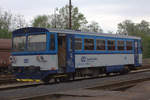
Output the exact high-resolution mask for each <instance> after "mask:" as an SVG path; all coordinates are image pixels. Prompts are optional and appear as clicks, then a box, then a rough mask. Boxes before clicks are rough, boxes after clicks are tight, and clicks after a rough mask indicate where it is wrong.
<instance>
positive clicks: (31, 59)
mask: <svg viewBox="0 0 150 100" xmlns="http://www.w3.org/2000/svg"><path fill="white" fill-rule="evenodd" d="M42 56H43V57H44V60H45V61H38V60H37V55H29V56H22V55H21V56H15V57H16V62H15V63H13V64H12V66H16V67H17V66H18V67H21V66H24V67H26V66H40V68H41V70H51V68H55V69H58V56H57V55H42ZM25 59H28V60H27V61H26V62H25Z"/></svg>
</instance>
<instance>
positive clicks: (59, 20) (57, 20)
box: [32, 5, 102, 32]
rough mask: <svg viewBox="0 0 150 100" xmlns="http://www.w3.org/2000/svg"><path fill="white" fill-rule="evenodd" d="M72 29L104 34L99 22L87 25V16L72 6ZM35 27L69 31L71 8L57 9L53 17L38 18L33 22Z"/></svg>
mask: <svg viewBox="0 0 150 100" xmlns="http://www.w3.org/2000/svg"><path fill="white" fill-rule="evenodd" d="M71 12H72V29H73V30H82V31H93V32H102V29H101V28H100V26H99V25H98V23H97V22H92V23H91V24H89V25H87V23H88V21H87V20H86V18H85V16H84V15H83V14H82V13H80V12H79V9H78V8H77V7H74V6H72V11H71ZM32 26H34V27H45V28H58V29H69V6H68V5H66V6H64V7H62V8H60V9H58V8H56V9H55V13H54V14H52V15H40V16H37V17H36V18H35V19H34V20H33V22H32Z"/></svg>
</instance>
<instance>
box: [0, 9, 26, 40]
mask: <svg viewBox="0 0 150 100" xmlns="http://www.w3.org/2000/svg"><path fill="white" fill-rule="evenodd" d="M25 25H26V24H25V20H24V19H23V17H21V16H20V15H12V14H11V13H10V12H7V11H2V10H0V38H11V31H12V30H14V29H16V28H21V27H24V26H25Z"/></svg>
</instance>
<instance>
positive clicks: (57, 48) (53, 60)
mask: <svg viewBox="0 0 150 100" xmlns="http://www.w3.org/2000/svg"><path fill="white" fill-rule="evenodd" d="M12 43H13V52H12V56H11V57H10V60H11V62H12V66H13V69H14V74H15V75H16V78H17V80H20V81H31V80H43V81H45V82H47V81H49V79H51V78H55V79H56V78H58V77H64V76H71V77H73V78H74V76H85V75H94V76H95V75H99V74H101V73H106V74H109V73H115V72H120V73H121V72H124V71H126V69H129V68H135V67H138V66H140V65H141V64H142V49H141V38H139V37H132V36H125V35H116V34H100V33H89V32H80V31H71V30H56V29H45V28H35V27H27V28H21V29H17V30H15V31H13V37H12Z"/></svg>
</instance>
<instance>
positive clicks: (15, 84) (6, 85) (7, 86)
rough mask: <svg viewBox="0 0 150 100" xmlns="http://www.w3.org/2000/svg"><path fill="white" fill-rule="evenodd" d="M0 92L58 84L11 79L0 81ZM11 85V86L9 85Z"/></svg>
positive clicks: (146, 70)
mask: <svg viewBox="0 0 150 100" xmlns="http://www.w3.org/2000/svg"><path fill="white" fill-rule="evenodd" d="M149 71H150V69H139V70H134V71H131V72H130V73H128V74H136V73H141V72H149ZM115 76H118V75H116V74H114V75H109V76H106V75H101V76H98V77H86V78H85V77H84V78H83V77H82V78H81V77H78V78H76V79H75V80H69V81H66V82H61V83H69V82H75V81H83V80H89V79H90V80H92V79H97V78H105V77H115ZM0 83H1V84H0V91H2V90H10V89H19V88H29V87H36V86H40V85H53V84H58V83H60V82H57V83H55V82H54V81H52V82H50V83H47V84H45V83H43V82H38V83H37V82H17V81H16V80H15V78H12V79H10V80H7V79H6V80H2V81H1V80H0ZM10 83H11V84H10Z"/></svg>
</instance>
